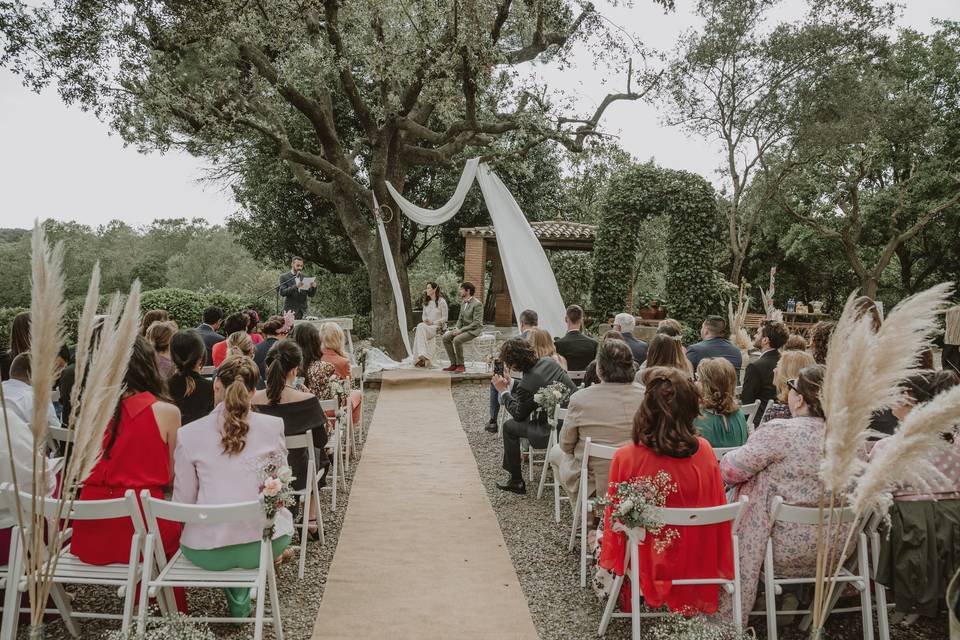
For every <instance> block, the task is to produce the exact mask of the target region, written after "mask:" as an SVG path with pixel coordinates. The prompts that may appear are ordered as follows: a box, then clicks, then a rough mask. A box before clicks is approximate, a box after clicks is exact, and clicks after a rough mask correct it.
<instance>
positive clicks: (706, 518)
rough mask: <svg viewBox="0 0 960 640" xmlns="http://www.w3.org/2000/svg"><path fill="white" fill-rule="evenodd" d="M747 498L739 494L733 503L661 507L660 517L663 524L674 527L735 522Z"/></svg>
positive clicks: (745, 504)
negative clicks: (686, 507)
mask: <svg viewBox="0 0 960 640" xmlns="http://www.w3.org/2000/svg"><path fill="white" fill-rule="evenodd" d="M748 501H749V498H747V496H741V497H740V500H739V501H737V502H734V503H733V504H724V505H720V506H718V507H704V508H701V509H676V508H663V509H661V510H660V517H661V519H662V520H663V523H664V524H669V525H673V526H676V527H702V526H705V525H708V524H718V523H720V522H733V523H734V524H736V522H737V520H739V519H740V514H741V513H743V510H744V509H745V508H746V506H747V502H748Z"/></svg>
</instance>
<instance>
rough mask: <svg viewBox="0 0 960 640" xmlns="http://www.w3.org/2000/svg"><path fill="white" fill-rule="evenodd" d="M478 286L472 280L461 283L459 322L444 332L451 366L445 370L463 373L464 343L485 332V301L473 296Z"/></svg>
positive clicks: (444, 340) (444, 343) (464, 367)
mask: <svg viewBox="0 0 960 640" xmlns="http://www.w3.org/2000/svg"><path fill="white" fill-rule="evenodd" d="M476 290H477V289H476V287H474V286H473V283H472V282H464V283H462V284H461V285H460V289H459V294H460V299H461V301H462V303H461V305H460V315H459V316H457V324H456V325H454V327H453V329H450V330H449V331H447V332H446V333H444V334H443V348H444V349H446V350H447V357H448V358H450V366H449V367H444V369H443V370H444V371H448V372H450V373H463V372H464V371H466V370H467V369H466V366H465V363H464V359H463V345H464V344H466V343H468V342H470V341H471V340H473V339H475V338H476V337H477V336H479V335H480V334H481V333H482V332H483V303H482V302H480V301H479V300H477V299H476V298H474V297H473V294H474V292H475V291H476Z"/></svg>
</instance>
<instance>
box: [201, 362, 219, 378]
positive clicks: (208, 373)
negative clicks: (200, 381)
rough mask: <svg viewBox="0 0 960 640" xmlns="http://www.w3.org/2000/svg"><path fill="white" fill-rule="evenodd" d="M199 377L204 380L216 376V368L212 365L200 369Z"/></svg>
mask: <svg viewBox="0 0 960 640" xmlns="http://www.w3.org/2000/svg"><path fill="white" fill-rule="evenodd" d="M200 375H201V376H202V377H204V378H212V377H213V376H215V375H217V368H216V367H214V366H212V365H210V366H206V367H200Z"/></svg>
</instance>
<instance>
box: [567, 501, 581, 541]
mask: <svg viewBox="0 0 960 640" xmlns="http://www.w3.org/2000/svg"><path fill="white" fill-rule="evenodd" d="M571 519H572V520H573V522H572V523H571V525H570V544H568V545H567V551H573V545H574V544H576V541H577V527H579V526H580V496H579V495H578V496H577V500H576V504H575V505H573V518H571Z"/></svg>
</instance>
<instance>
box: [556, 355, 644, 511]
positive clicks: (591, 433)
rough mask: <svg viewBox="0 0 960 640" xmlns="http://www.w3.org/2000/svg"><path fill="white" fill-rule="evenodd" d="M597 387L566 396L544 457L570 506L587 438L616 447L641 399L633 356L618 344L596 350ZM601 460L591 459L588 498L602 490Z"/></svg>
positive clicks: (606, 466)
mask: <svg viewBox="0 0 960 640" xmlns="http://www.w3.org/2000/svg"><path fill="white" fill-rule="evenodd" d="M597 376H598V377H599V378H600V383H599V384H594V385H592V386H591V387H589V388H586V389H581V390H579V391H577V392H576V393H574V394H573V395H572V396H570V404H569V405H568V406H567V417H566V418H565V419H564V421H563V428H561V429H560V436H559V439H558V443H557V444H556V445H555V446H554V447H553V449H551V450H550V456H549V458H548V461H549V463H550V464H551V465H552V466H553V473H554V477H556V478H558V479H559V481H560V483H561V484H562V485H563V487H564V488H565V489H566V490H567V493H568V494H569V495H570V500H571V503H576V501H577V493H579V491H580V465H581V463H582V461H583V445H584V442H585V441H586V439H587V438H591V439H592V441H593V442H594V443H596V444H603V445H607V446H610V447H622V446H623V445H625V444H627V442H629V441H630V438H631V432H632V431H633V414H635V413H636V412H637V408H638V407H639V406H640V403H641V402H642V401H643V389H641V388H640V387H638V386H636V385H634V384H632V383H633V352H631V351H630V347H628V346H627V344H626V343H625V342H623V341H622V340H604V342H603V344H602V345H600V348H599V350H598V351H597ZM609 470H610V463H609V461H607V460H601V459H591V460H590V467H589V473H590V477H589V484H588V485H587V486H588V487H590V494H591V495H593V494H595V493H598V492H599V493H600V494H603V493H605V492H606V487H607V473H608V471H609Z"/></svg>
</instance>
